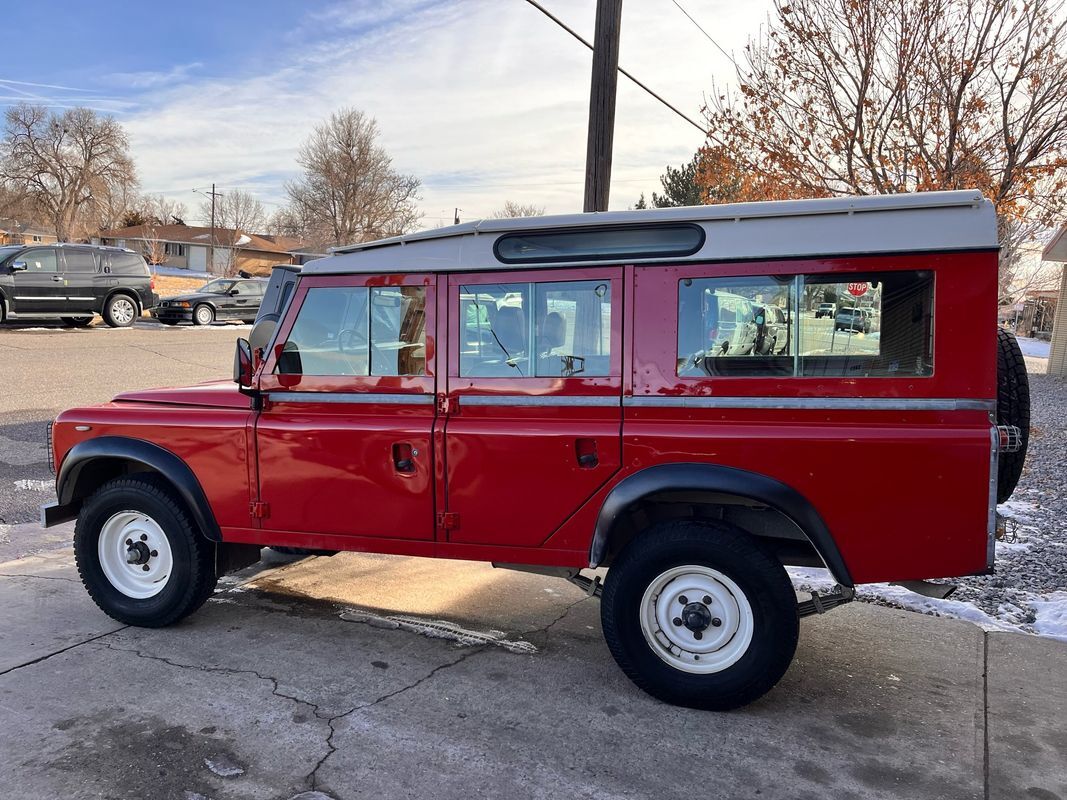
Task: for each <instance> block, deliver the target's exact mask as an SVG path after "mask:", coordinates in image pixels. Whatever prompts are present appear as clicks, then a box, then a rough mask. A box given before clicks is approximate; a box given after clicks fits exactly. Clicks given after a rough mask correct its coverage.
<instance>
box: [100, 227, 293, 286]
mask: <svg viewBox="0 0 1067 800" xmlns="http://www.w3.org/2000/svg"><path fill="white" fill-rule="evenodd" d="M93 241H94V242H95V243H98V244H107V245H114V246H116V247H128V248H130V249H131V250H136V251H138V252H140V253H143V254H144V257H145V258H146V259H147V260H148V261H149V262H151V263H153V264H160V265H164V266H168V267H176V268H178V269H188V270H190V271H192V272H215V273H225V272H228V273H234V272H236V271H237V270H245V271H247V272H251V273H259V274H265V273H266V272H267V271H269V269H270V267H271V266H272V265H274V264H296V263H299V262H298V261H297V259H296V257H295V256H294V255H293V254H292V252H290V251H295V250H298V249H299V248H300V247H301V242H299V241H298V240H296V239H291V238H289V237H285V236H261V235H259V234H255V233H245V232H244V231H238V230H234V229H232V228H215V240H214V248H212V239H211V228H207V227H198V226H195V225H132V226H130V227H128V228H116V229H114V230H110V231H101V232H100V233H99V234H97V235H96V236H95V237H94V238H93ZM212 251H213V252H212ZM212 255H213V256H214V269H212V268H211V266H210V265H211V258H212Z"/></svg>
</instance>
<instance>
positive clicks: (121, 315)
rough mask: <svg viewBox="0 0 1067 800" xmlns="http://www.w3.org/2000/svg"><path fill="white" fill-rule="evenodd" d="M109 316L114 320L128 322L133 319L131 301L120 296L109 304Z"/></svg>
mask: <svg viewBox="0 0 1067 800" xmlns="http://www.w3.org/2000/svg"><path fill="white" fill-rule="evenodd" d="M111 316H112V317H114V318H115V322H129V321H130V320H132V319H133V303H131V302H130V301H129V300H127V299H125V298H122V299H119V300H116V301H115V302H114V303H112V304H111Z"/></svg>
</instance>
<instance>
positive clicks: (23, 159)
mask: <svg viewBox="0 0 1067 800" xmlns="http://www.w3.org/2000/svg"><path fill="white" fill-rule="evenodd" d="M5 118H6V128H5V135H4V140H3V144H2V145H0V181H3V182H4V183H6V184H7V185H9V186H10V187H12V188H14V189H15V190H16V191H19V192H21V193H23V194H25V195H26V196H27V197H30V198H32V200H33V201H34V203H35V204H36V205H37V206H38V207H39V208H40V209H41V210H42V211H43V212H44V213H45V214H46V215H47V216H48V218H49V219H50V220H51V222H52V224H53V225H55V229H56V236H57V237H58V238H59V239H60V241H69V240H70V239H71V237H72V236H73V235H74V233H75V229H76V225H77V221H78V216H79V213H80V212H81V211H82V209H83V207H85V206H86V204H87V203H90V201H95V203H96V204H100V203H106V198H107V196H108V195H109V194H110V193H111V192H119V190H120V187H130V186H133V185H134V184H135V183H136V173H135V171H134V167H133V161H132V160H131V158H130V155H129V153H128V147H129V143H128V141H127V138H126V132H125V131H124V130H123V129H122V126H121V125H119V124H118V123H117V122H116V121H115V120H114V119H113V118H111V117H106V116H100V115H98V114H97V113H96V112H95V111H93V110H92V109H89V108H72V109H68V110H66V111H64V112H63V113H62V114H58V115H57V114H53V113H52V112H50V111H49V110H48V109H47V108H45V107H44V106H31V105H25V104H22V105H17V106H14V107H12V108H9V109H8V110H7V113H6V115H5Z"/></svg>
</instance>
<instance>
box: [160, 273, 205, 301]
mask: <svg viewBox="0 0 1067 800" xmlns="http://www.w3.org/2000/svg"><path fill="white" fill-rule="evenodd" d="M205 283H207V280H206V279H204V278H179V277H177V276H175V275H156V294H158V295H159V296H160V297H174V295H176V294H185V293H186V292H191V291H193V290H194V289H199V288H200V287H201V286H203V285H204V284H205Z"/></svg>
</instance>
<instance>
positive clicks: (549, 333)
mask: <svg viewBox="0 0 1067 800" xmlns="http://www.w3.org/2000/svg"><path fill="white" fill-rule="evenodd" d="M566 341H567V320H565V319H564V318H563V315H562V314H560V313H559V312H558V311H551V312H549V313H548V314H546V315H545V321H544V322H543V323H541V342H542V344H543V345H544V350H545V353H546V354H547V353H549V352H550V351H551V350H553V349H554V348H556V347H563V345H564V343H565V342H566Z"/></svg>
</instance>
